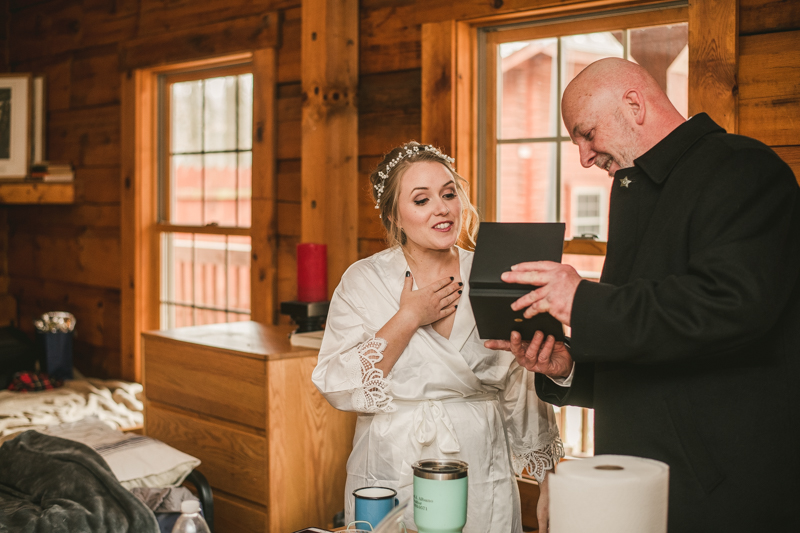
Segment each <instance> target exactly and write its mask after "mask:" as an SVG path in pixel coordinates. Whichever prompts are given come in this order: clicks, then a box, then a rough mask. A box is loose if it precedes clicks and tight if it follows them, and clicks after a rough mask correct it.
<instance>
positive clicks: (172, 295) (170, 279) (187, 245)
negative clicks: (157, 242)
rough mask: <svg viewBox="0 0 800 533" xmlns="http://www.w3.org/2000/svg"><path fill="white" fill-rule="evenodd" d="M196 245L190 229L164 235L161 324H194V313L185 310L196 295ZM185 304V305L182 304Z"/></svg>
mask: <svg viewBox="0 0 800 533" xmlns="http://www.w3.org/2000/svg"><path fill="white" fill-rule="evenodd" d="M193 248H194V246H193V243H192V234H191V233H164V234H162V238H161V255H162V257H163V263H162V264H163V265H164V266H163V268H162V270H161V301H162V302H166V303H164V304H163V305H162V314H161V327H164V328H174V327H181V326H191V325H192V315H191V313H188V314H187V312H186V309H187V307H186V305H191V304H192V302H193V301H194V297H193V286H194V283H193V280H194V269H193V267H192V265H193V262H194V249H193ZM180 304H185V305H180Z"/></svg>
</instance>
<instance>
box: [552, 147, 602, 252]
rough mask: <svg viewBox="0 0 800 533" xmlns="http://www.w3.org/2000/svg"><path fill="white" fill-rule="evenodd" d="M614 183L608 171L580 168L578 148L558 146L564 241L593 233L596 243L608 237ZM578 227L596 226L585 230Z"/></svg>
mask: <svg viewBox="0 0 800 533" xmlns="http://www.w3.org/2000/svg"><path fill="white" fill-rule="evenodd" d="M613 183H614V180H613V179H612V178H611V177H609V175H608V172H606V171H605V170H603V169H601V168H598V167H596V166H592V167H590V168H584V167H583V165H581V161H580V154H579V152H578V147H577V146H576V145H574V144H572V143H571V142H563V143H561V221H562V222H565V223H566V224H567V233H566V236H567V238H568V239H569V238H572V237H580V236H581V235H582V234H583V233H593V234H595V235H597V238H598V240H601V241H605V240H606V239H607V238H608V201H609V194H610V191H611V186H612V185H613ZM580 226H598V227H597V228H596V229H597V231H585V229H586V228H584V229H581V228H580Z"/></svg>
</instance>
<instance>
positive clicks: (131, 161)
mask: <svg viewBox="0 0 800 533" xmlns="http://www.w3.org/2000/svg"><path fill="white" fill-rule="evenodd" d="M155 93H156V88H155V76H154V75H153V73H152V72H150V71H147V70H132V71H128V72H126V73H123V74H122V102H121V103H122V105H121V115H122V116H121V136H120V145H121V146H122V155H121V176H120V179H121V181H122V184H121V185H122V187H121V190H122V197H121V201H120V214H121V221H120V241H121V255H122V281H121V283H122V286H121V291H120V292H121V295H120V296H121V302H122V306H121V318H122V378H123V379H128V380H132V381H137V382H141V381H142V364H141V363H142V358H141V340H140V338H139V334H140V333H141V332H142V331H146V330H150V329H157V328H158V326H159V324H158V314H157V310H158V305H157V303H158V290H159V286H158V242H157V240H156V238H155V235H154V232H153V221H154V220H155V210H156V197H155V190H154V188H155V179H154V175H155V165H156V161H155V150H154V146H153V143H154V142H155V139H156V136H155V128H156V124H155V122H156V121H155V101H156V94H155ZM153 310H156V313H155V314H153V312H152V311H153Z"/></svg>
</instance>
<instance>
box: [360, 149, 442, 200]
mask: <svg viewBox="0 0 800 533" xmlns="http://www.w3.org/2000/svg"><path fill="white" fill-rule="evenodd" d="M420 148H422V150H423V151H425V152H430V153H432V154H433V155H435V156H436V157H438V158H439V159H441V160H443V161H447V162H448V163H450V164H451V165H452V164H453V163H454V162H455V159H453V158H452V157H450V156H448V155H445V154H443V153H442V152H441V151H440V150H439V149H438V148H436V147H435V146H431V145H430V144H415V145H414V146H408V145H405V146H404V147H403V148H402V149H401V150H400V153H399V154H397V157H395V158H394V159H392V160H391V161H389V162H388V163H387V164H386V168H385V169H383V170H382V171H380V170H379V171H378V177H379V178H380V179H381V182H380V183H378V184H375V185H373V187H374V188H375V190H376V191H378V194H377V200H376V202H375V209H380V207H381V195H383V185H384V182H385V181H386V178H388V177H389V171H391V170H392V169H393V168H394V167H396V166H397V165H399V164H400V162H401V161H402V160H403V159H404V158H406V157H412V156H414V155H416V154H418V153H419V151H420Z"/></svg>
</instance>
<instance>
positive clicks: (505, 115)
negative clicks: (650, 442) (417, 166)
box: [477, 7, 688, 455]
mask: <svg viewBox="0 0 800 533" xmlns="http://www.w3.org/2000/svg"><path fill="white" fill-rule="evenodd" d="M685 13H686V12H685V11H682V10H681V8H679V7H678V8H667V9H651V8H644V9H641V10H637V11H630V10H628V11H621V10H618V11H616V12H606V13H602V14H590V15H580V16H574V17H569V18H560V19H555V20H549V21H547V20H540V21H536V22H531V23H516V24H512V25H504V26H495V27H489V28H482V29H480V30H479V31H478V57H479V60H478V61H479V65H478V72H479V74H478V75H479V83H478V100H479V102H480V103H481V106H480V111H479V113H483V119H482V118H481V116H480V115H479V118H478V137H479V147H480V149H479V150H478V184H477V200H478V206H479V208H480V210H481V212H482V213H483V214H484V218H485V219H487V220H496V221H501V222H555V221H561V222H564V223H565V224H566V232H567V234H566V236H567V239H570V238H576V237H584V238H585V237H589V236H594V238H596V239H597V240H599V241H605V240H606V239H607V236H608V202H609V193H610V187H611V185H612V183H613V182H612V180H610V179H609V177H608V175H607V173H606V172H605V171H603V170H601V169H599V168H597V167H592V168H589V169H586V168H583V167H582V166H581V164H580V158H579V154H578V148H577V146H575V145H574V144H572V141H571V139H570V138H569V135H568V133H567V131H566V128H565V127H564V124H563V121H562V119H561V95H562V94H563V91H564V88H565V87H566V86H567V84H569V82H570V81H571V80H572V79H573V78H574V77H575V76H576V75H577V74H578V73H579V72H580V71H581V70H583V68H585V67H586V66H587V65H589V64H590V63H592V62H594V61H596V60H598V59H602V58H605V57H620V58H626V59H629V60H631V61H635V62H637V63H639V64H640V65H642V66H643V67H645V68H646V69H647V70H648V72H650V74H652V75H653V76H654V77H655V79H656V80H657V81H658V82H659V84H660V85H661V87H662V88H663V89H664V90H665V92H666V93H667V95H668V96H669V98H670V99H671V100H672V102H673V104H675V106H676V107H677V109H678V110H679V111H680V112H681V113H682V114H683V115H684V116H686V115H687V110H688V25H687V23H686V22H685V20H686V19H685ZM571 249H574V248H569V247H568V248H567V250H566V252H565V255H564V262H565V263H569V264H572V265H573V266H574V267H575V268H576V269H577V270H578V272H579V273H580V274H581V275H582V276H584V277H585V278H589V279H596V278H599V277H600V272H601V271H602V268H603V260H604V256H602V255H582V254H581V253H570V250H571ZM558 419H559V427H560V429H561V435H562V439H563V440H564V443H565V446H566V448H567V452H568V453H571V454H573V455H591V454H592V453H593V449H594V445H593V439H592V427H593V416H592V411H590V410H587V409H580V408H575V407H566V408H564V409H561V410H558Z"/></svg>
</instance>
